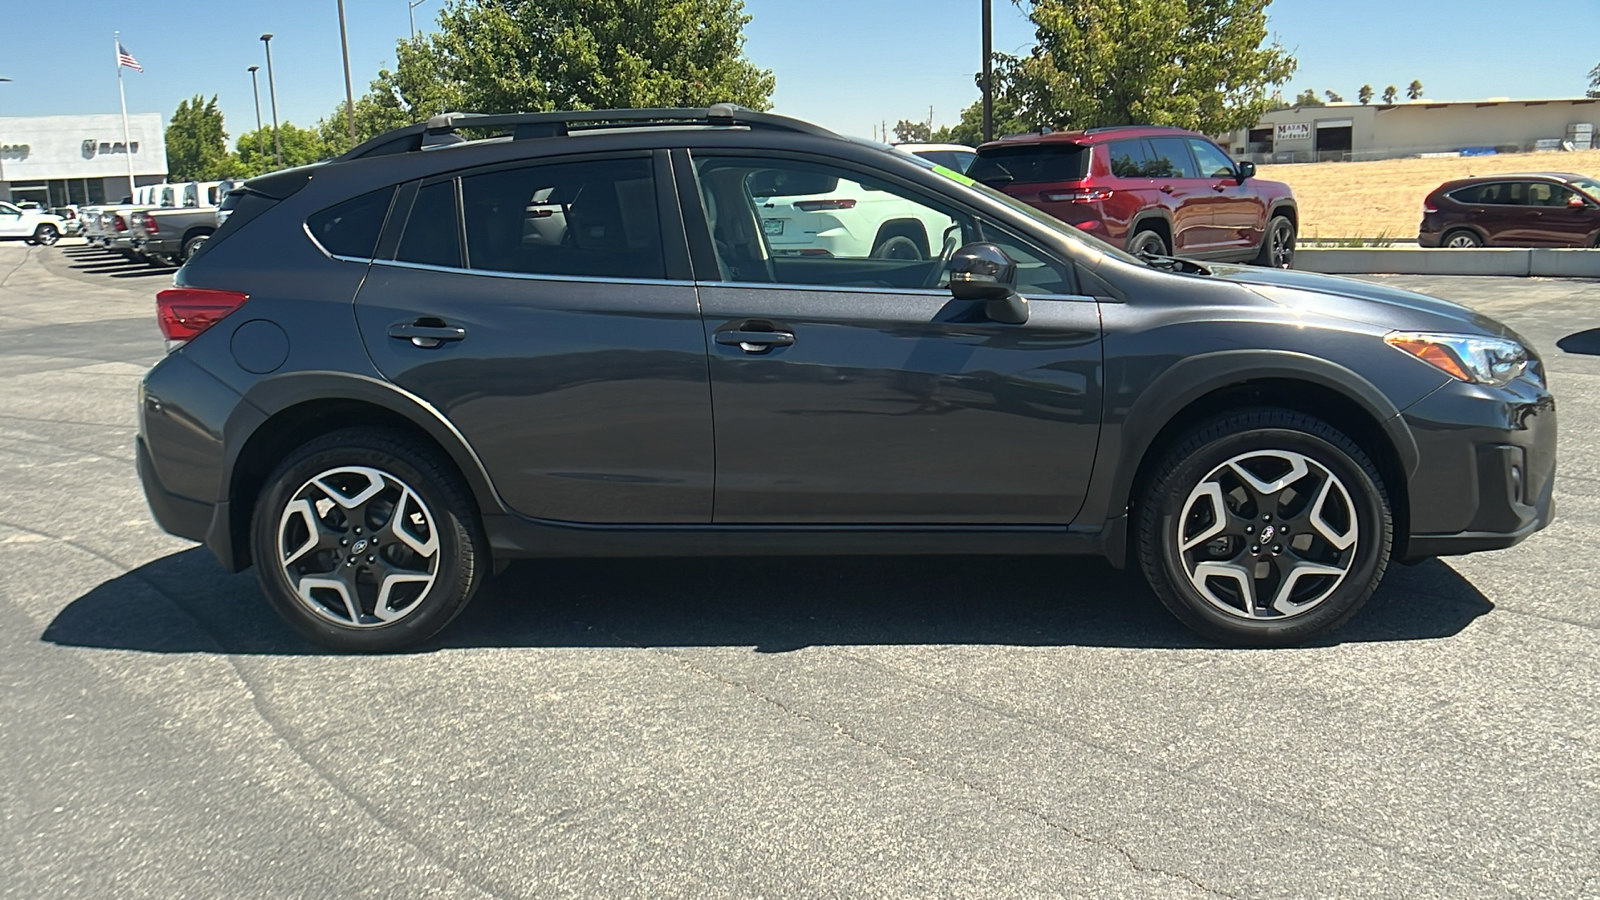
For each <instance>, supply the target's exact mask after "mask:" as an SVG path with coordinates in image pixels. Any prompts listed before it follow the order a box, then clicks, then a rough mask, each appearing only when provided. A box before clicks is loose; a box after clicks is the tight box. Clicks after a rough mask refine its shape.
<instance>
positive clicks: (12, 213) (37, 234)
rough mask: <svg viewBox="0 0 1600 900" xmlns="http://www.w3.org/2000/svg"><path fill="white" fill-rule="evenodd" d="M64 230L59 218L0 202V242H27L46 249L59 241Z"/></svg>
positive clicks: (43, 212) (64, 223) (41, 211)
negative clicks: (40, 245)
mask: <svg viewBox="0 0 1600 900" xmlns="http://www.w3.org/2000/svg"><path fill="white" fill-rule="evenodd" d="M66 230H67V225H66V222H65V221H64V220H63V219H62V218H61V217H60V216H54V215H51V214H50V213H47V212H45V211H44V210H42V209H37V208H35V209H22V208H20V207H17V206H14V205H12V204H10V203H5V202H0V241H27V242H28V243H30V244H42V245H44V246H46V247H48V246H50V245H52V244H54V243H55V242H56V241H59V240H61V235H62V234H64V233H65V232H66Z"/></svg>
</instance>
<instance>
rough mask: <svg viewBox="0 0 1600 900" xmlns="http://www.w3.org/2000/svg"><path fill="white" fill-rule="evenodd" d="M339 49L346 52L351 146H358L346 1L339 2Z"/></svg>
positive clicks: (345, 67)
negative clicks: (345, 22)
mask: <svg viewBox="0 0 1600 900" xmlns="http://www.w3.org/2000/svg"><path fill="white" fill-rule="evenodd" d="M339 47H340V49H342V50H343V51H344V110H345V112H346V113H347V114H348V117H349V119H350V146H351V147H352V148H354V147H355V145H356V95H355V91H354V89H352V88H351V86H350V38H349V36H348V34H347V33H346V32H345V28H344V0H339Z"/></svg>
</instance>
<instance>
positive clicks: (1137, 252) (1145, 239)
mask: <svg viewBox="0 0 1600 900" xmlns="http://www.w3.org/2000/svg"><path fill="white" fill-rule="evenodd" d="M1128 252H1129V253H1132V254H1133V255H1134V256H1167V255H1168V254H1169V249H1168V247H1167V242H1166V240H1164V239H1163V238H1162V237H1161V234H1160V232H1157V231H1151V230H1145V231H1141V232H1139V233H1138V234H1136V235H1134V236H1133V240H1130V241H1128Z"/></svg>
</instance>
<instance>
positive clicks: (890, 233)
mask: <svg viewBox="0 0 1600 900" xmlns="http://www.w3.org/2000/svg"><path fill="white" fill-rule="evenodd" d="M919 238H921V239H920V240H919ZM927 248H928V239H927V237H926V236H925V235H918V234H916V233H915V232H914V231H912V230H911V228H910V227H908V226H905V225H893V226H890V227H887V228H884V229H883V230H882V231H880V232H879V233H878V239H877V240H876V241H874V242H873V244H872V258H873V259H898V260H904V261H907V262H920V261H922V260H925V259H927V258H928V250H927Z"/></svg>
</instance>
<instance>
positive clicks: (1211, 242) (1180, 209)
mask: <svg viewBox="0 0 1600 900" xmlns="http://www.w3.org/2000/svg"><path fill="white" fill-rule="evenodd" d="M1146 143H1147V145H1148V147H1149V150H1148V151H1147V152H1148V153H1149V154H1150V159H1149V167H1150V171H1151V172H1152V173H1153V174H1154V181H1155V185H1156V190H1158V191H1160V192H1161V193H1162V194H1163V195H1164V196H1165V197H1166V199H1165V200H1164V201H1163V203H1164V205H1166V207H1167V209H1168V210H1169V211H1170V212H1171V214H1172V252H1173V253H1174V254H1176V255H1183V254H1186V253H1199V254H1202V255H1204V254H1207V253H1210V252H1212V251H1214V250H1216V249H1217V245H1218V243H1219V239H1218V238H1217V230H1216V227H1215V226H1214V224H1213V223H1212V216H1211V198H1212V191H1211V179H1207V178H1201V177H1200V170H1199V167H1198V166H1197V165H1196V163H1195V161H1194V155H1193V154H1192V153H1190V152H1189V143H1188V142H1187V141H1185V140H1184V139H1183V138H1154V139H1151V140H1149V141H1147V142H1146Z"/></svg>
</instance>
